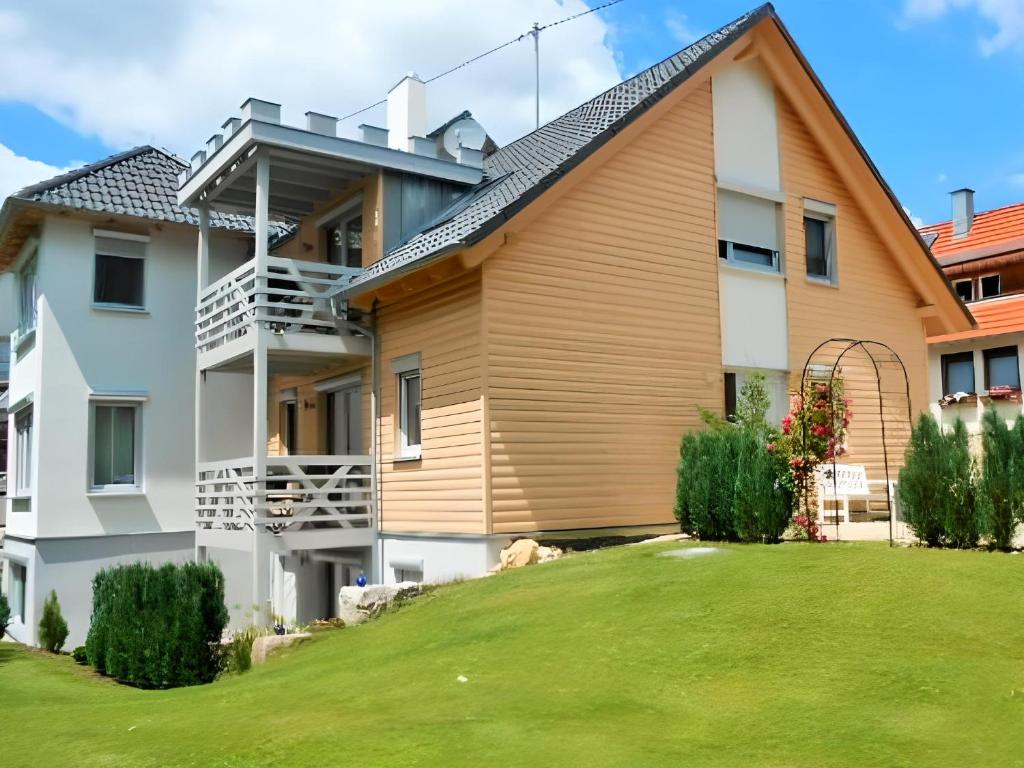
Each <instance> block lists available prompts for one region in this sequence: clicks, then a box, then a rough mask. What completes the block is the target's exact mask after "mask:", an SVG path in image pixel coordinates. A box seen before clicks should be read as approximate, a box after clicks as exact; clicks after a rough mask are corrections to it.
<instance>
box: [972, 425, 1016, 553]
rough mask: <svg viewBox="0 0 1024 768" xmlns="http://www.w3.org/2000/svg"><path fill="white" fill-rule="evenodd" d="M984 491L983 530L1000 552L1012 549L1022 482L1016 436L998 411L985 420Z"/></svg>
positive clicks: (983, 431) (982, 481)
mask: <svg viewBox="0 0 1024 768" xmlns="http://www.w3.org/2000/svg"><path fill="white" fill-rule="evenodd" d="M981 426H982V431H981V445H982V452H983V454H984V460H983V462H982V465H981V489H982V493H983V494H984V495H985V497H986V502H985V504H984V509H985V512H986V514H985V517H984V520H982V530H983V533H985V534H986V535H987V536H988V537H989V538H990V539H991V540H992V544H993V545H994V546H996V547H997V548H999V549H1009V548H1010V545H1011V543H1012V542H1013V531H1014V528H1015V527H1016V524H1017V519H1018V518H1019V517H1020V507H1021V504H1020V502H1021V491H1022V485H1024V483H1022V480H1024V478H1022V477H1020V458H1019V451H1020V450H1024V446H1020V447H1018V446H1017V444H1016V439H1015V436H1016V435H1017V434H1019V433H1018V432H1017V431H1016V430H1014V432H1011V431H1010V429H1009V428H1008V427H1007V426H1006V421H1005V420H1004V419H1003V417H1002V416H1000V415H999V411H997V410H996V409H995V408H992V407H990V408H988V409H986V410H985V415H984V416H982V419H981Z"/></svg>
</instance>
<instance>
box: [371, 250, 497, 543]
mask: <svg viewBox="0 0 1024 768" xmlns="http://www.w3.org/2000/svg"><path fill="white" fill-rule="evenodd" d="M480 306H481V296H480V270H479V269H477V270H474V271H473V272H471V273H469V274H467V275H465V276H463V277H460V278H457V279H455V280H452V281H450V282H446V283H442V284H439V285H435V286H433V287H431V288H430V289H428V290H425V291H423V292H421V293H418V294H415V295H413V296H410V297H409V298H406V299H402V300H400V301H398V302H396V303H394V304H391V305H385V306H383V307H381V308H380V314H379V324H380V325H379V327H380V343H381V446H380V447H381V455H382V469H381V485H382V490H381V499H380V502H381V505H380V506H381V521H382V526H383V527H384V529H386V530H388V531H424V532H449V533H484V532H485V531H486V519H485V514H484V501H483V483H482V456H483V450H482V429H483V426H482V421H481V418H482V417H481V414H482V404H481V400H482V388H481V357H480ZM416 352H418V353H419V354H420V356H421V365H422V375H423V378H422V382H423V435H422V438H423V449H422V459H421V460H420V461H414V462H394V461H393V458H394V454H395V442H396V437H395V415H396V401H397V390H398V382H397V377H396V376H395V375H394V374H393V373H392V371H391V361H392V360H394V359H395V358H397V357H401V356H403V355H408V354H412V353H416Z"/></svg>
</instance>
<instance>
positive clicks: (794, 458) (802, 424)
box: [768, 379, 853, 541]
mask: <svg viewBox="0 0 1024 768" xmlns="http://www.w3.org/2000/svg"><path fill="white" fill-rule="evenodd" d="M851 418H853V413H852V412H851V410H850V400H849V399H848V398H846V397H844V396H843V382H842V381H841V380H839V379H836V380H834V381H833V382H832V383H831V384H823V383H816V382H809V383H808V384H807V385H806V387H805V388H804V391H803V393H802V394H798V395H794V396H793V397H792V399H791V400H790V411H789V413H788V414H786V416H785V417H784V418H783V419H782V436H781V437H780V438H779V440H778V441H777V442H775V443H770V444H769V445H768V449H769V450H770V451H773V452H778V453H780V454H782V455H783V456H785V457H786V458H787V460H788V465H789V473H788V476H786V477H784V478H783V482H784V483H786V484H787V486H788V488H789V489H790V490H791V491H792V492H793V494H794V496H795V498H796V500H797V509H798V510H799V509H800V508H801V502H806V501H807V495H808V493H809V492H810V491H811V489H812V488H813V485H814V484H813V478H814V470H815V469H817V468H818V467H819V466H820V465H822V464H826V463H831V462H833V461H836V460H838V459H839V458H840V457H842V456H843V454H844V453H846V448H845V447H844V445H845V442H846V429H847V427H849V426H850V419H851ZM803 506H806V507H807V508H808V510H809V509H810V505H809V504H803ZM793 528H794V532H795V533H796V534H797V535H798V536H800V537H801V538H806V539H809V540H811V541H825V536H824V535H822V534H821V531H820V529H819V527H818V523H817V521H816V520H815V514H814V513H813V512H811V511H807V510H805V511H803V512H798V514H797V515H796V516H795V517H794V518H793Z"/></svg>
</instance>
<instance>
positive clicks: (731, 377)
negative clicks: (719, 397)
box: [725, 371, 736, 421]
mask: <svg viewBox="0 0 1024 768" xmlns="http://www.w3.org/2000/svg"><path fill="white" fill-rule="evenodd" d="M725 418H726V420H728V421H736V374H735V373H732V372H731V371H726V372H725Z"/></svg>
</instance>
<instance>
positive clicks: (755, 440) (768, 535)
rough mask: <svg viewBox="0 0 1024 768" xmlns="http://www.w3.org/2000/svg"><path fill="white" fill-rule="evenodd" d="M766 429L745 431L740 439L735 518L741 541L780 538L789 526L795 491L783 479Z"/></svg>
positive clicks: (783, 468)
mask: <svg viewBox="0 0 1024 768" xmlns="http://www.w3.org/2000/svg"><path fill="white" fill-rule="evenodd" d="M786 471H787V468H786V463H785V460H784V459H783V460H782V461H781V463H780V460H779V455H778V453H776V452H774V451H773V449H772V443H770V442H767V441H766V436H765V434H764V433H759V432H756V431H744V432H743V433H742V436H741V440H740V447H739V451H738V455H737V468H736V492H735V494H734V496H733V521H734V525H735V528H736V535H737V536H738V537H739V539H740V540H741V541H765V542H776V541H779V540H780V539H781V538H782V534H783V533H785V532H786V528H788V527H789V524H790V519H791V517H792V494H791V493H790V492H789V491H788V489H787V488H786V487H785V486H784V485H783V483H782V482H780V478H782V477H783V476H784V475H785V474H786Z"/></svg>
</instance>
